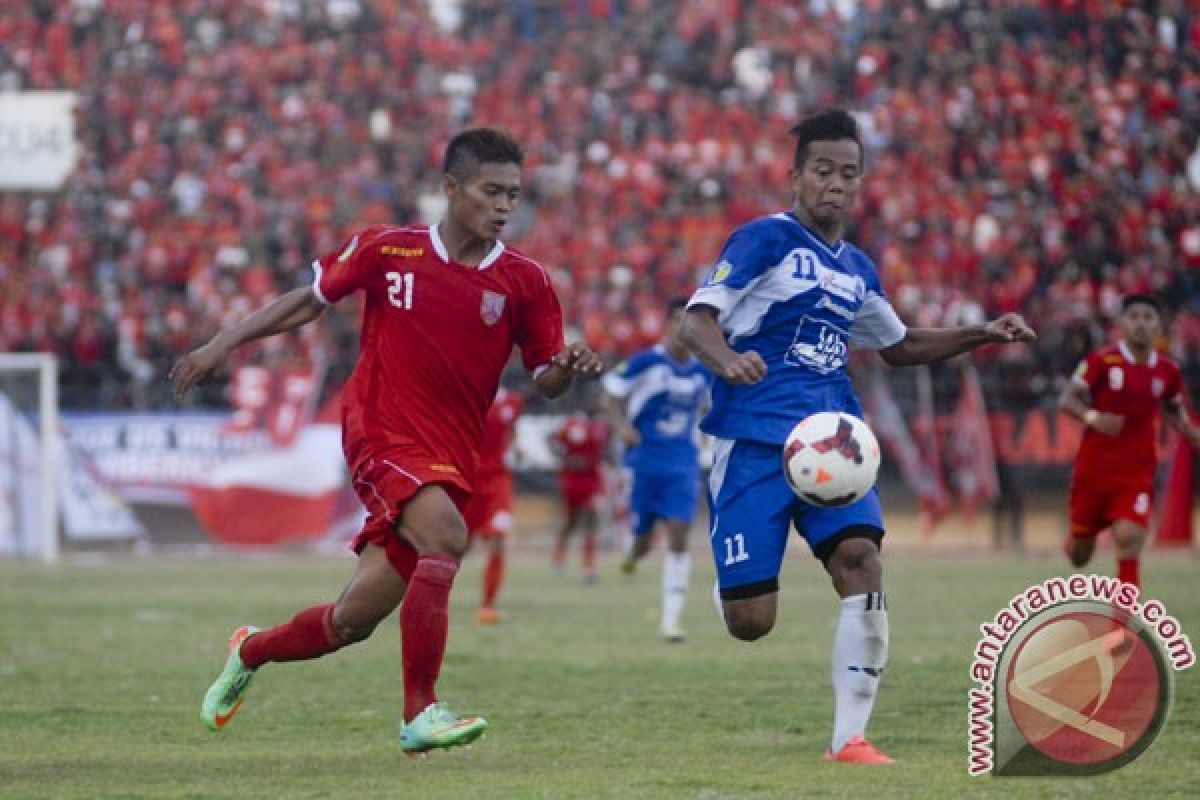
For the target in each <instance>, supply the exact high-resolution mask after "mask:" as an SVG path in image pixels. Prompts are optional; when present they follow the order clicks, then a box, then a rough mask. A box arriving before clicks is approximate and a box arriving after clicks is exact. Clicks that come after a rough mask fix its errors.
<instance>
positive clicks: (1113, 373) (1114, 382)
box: [1108, 367, 1125, 392]
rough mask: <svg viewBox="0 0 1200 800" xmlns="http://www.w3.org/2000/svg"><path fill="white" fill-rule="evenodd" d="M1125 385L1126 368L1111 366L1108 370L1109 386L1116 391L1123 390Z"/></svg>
mask: <svg viewBox="0 0 1200 800" xmlns="http://www.w3.org/2000/svg"><path fill="white" fill-rule="evenodd" d="M1124 385H1125V370H1123V369H1121V368H1120V367H1109V370H1108V388H1110V389H1112V390H1113V391H1114V392H1119V391H1121V387H1122V386H1124Z"/></svg>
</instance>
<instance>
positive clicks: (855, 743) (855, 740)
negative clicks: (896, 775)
mask: <svg viewBox="0 0 1200 800" xmlns="http://www.w3.org/2000/svg"><path fill="white" fill-rule="evenodd" d="M825 760H826V761H841V762H842V763H844V764H895V763H896V759H894V758H889V757H888V756H885V755H884V754H883V753H881V752H879V751H878V750H876V749H875V745H873V744H871V743H870V742H868V741H867V740H866V739H864V738H863V737H861V736H851V737H850V740H849V741H848V742H846V743H845V744H844V745H842V749H841V750H838V751H837V755H834V754H833V753H831V752H830V751H828V750H826V751H825Z"/></svg>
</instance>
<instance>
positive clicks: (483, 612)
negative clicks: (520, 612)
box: [475, 607, 504, 625]
mask: <svg viewBox="0 0 1200 800" xmlns="http://www.w3.org/2000/svg"><path fill="white" fill-rule="evenodd" d="M475 621H476V622H478V623H479V624H480V625H496V624H498V623H500V622H503V621H504V615H503V614H501V613H500V612H499V611H497V610H496V609H494V608H486V607H484V608H481V609H479V610H478V611H476V612H475Z"/></svg>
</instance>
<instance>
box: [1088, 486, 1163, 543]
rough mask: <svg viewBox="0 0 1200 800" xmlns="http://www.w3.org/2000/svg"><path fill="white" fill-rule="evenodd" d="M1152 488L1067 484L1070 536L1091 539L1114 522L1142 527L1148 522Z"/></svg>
mask: <svg viewBox="0 0 1200 800" xmlns="http://www.w3.org/2000/svg"><path fill="white" fill-rule="evenodd" d="M1153 500H1154V486H1153V484H1152V483H1150V482H1145V481H1138V482H1136V483H1134V482H1128V481H1126V482H1116V481H1112V482H1110V481H1101V480H1088V479H1086V478H1085V479H1082V480H1081V479H1080V478H1078V477H1076V478H1074V479H1073V480H1072V481H1071V535H1072V536H1095V535H1096V534H1098V533H1100V531H1102V530H1104V529H1105V528H1107V527H1109V526H1111V525H1112V524H1113V523H1114V522H1117V521H1118V520H1128V521H1130V522H1132V523H1134V524H1136V525H1140V526H1142V527H1143V528H1144V527H1146V526H1147V525H1148V524H1149V522H1150V508H1151V506H1152V505H1153Z"/></svg>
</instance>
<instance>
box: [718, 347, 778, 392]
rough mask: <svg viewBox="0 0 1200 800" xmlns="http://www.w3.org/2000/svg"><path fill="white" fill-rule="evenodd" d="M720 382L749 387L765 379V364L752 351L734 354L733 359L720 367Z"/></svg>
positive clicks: (760, 357)
mask: <svg viewBox="0 0 1200 800" xmlns="http://www.w3.org/2000/svg"><path fill="white" fill-rule="evenodd" d="M718 374H719V375H720V377H721V380H723V381H725V382H726V383H730V384H733V385H734V386H749V385H751V384H755V383H758V382H759V381H761V380H762V379H763V378H765V377H767V362H765V361H763V359H762V356H760V355H759V354H758V353H756V352H754V351H753V350H747V351H746V352H744V353H735V354H734V358H731V359H729V361H727V362H725V363H724V364H722V365H721V369H720V371H719V373H718Z"/></svg>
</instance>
